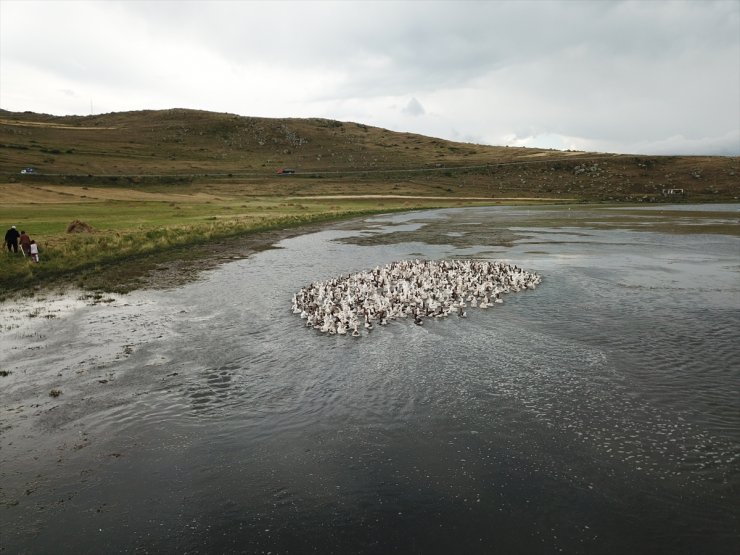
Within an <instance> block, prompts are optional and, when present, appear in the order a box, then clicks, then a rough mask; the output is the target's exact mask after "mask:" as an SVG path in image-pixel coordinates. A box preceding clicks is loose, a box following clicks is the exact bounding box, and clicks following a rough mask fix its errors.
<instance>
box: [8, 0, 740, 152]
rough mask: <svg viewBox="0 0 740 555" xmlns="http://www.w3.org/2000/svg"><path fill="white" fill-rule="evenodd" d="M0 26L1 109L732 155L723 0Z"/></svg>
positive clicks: (23, 13) (292, 9)
mask: <svg viewBox="0 0 740 555" xmlns="http://www.w3.org/2000/svg"><path fill="white" fill-rule="evenodd" d="M62 20H63V21H64V22H65V24H64V25H59V21H62ZM29 21H31V22H33V24H32V25H29V24H28V22H29ZM0 31H1V33H0V107H2V108H5V109H13V110H26V109H30V110H35V111H44V112H50V113H74V112H75V111H77V112H78V113H79V112H83V113H84V110H85V107H80V106H79V105H78V104H75V102H77V103H79V102H80V99H81V98H88V97H91V96H95V97H96V98H99V99H101V101H100V102H97V101H96V104H101V105H105V106H106V109H107V110H108V111H117V110H127V109H141V108H160V107H175V106H178V107H189V108H200V109H210V110H216V111H226V112H234V113H239V114H243V115H264V116H275V117H279V116H295V117H305V116H321V117H329V118H334V119H348V120H352V121H365V122H366V123H369V124H374V125H380V126H382V127H386V128H389V129H396V130H404V131H406V130H408V131H413V132H418V133H424V134H434V135H436V136H441V137H445V138H451V139H455V140H467V139H471V140H476V141H481V142H494V143H496V144H501V142H502V141H507V140H508V141H513V142H518V143H521V144H527V145H528V146H538V144H542V145H553V144H563V145H565V144H572V143H573V142H578V143H579V144H583V145H595V146H605V147H608V149H609V150H613V151H625V152H626V151H630V152H638V151H640V150H641V151H645V152H648V151H652V152H656V153H657V152H658V151H660V152H661V153H668V151H670V149H676V152H678V151H679V150H680V151H682V152H683V151H686V150H687V149H688V150H691V149H697V151H698V150H701V151H702V153H704V151H705V150H706V149H710V150H711V149H714V150H715V151H716V153H722V154H727V153H734V154H740V144H738V141H737V130H738V127H740V123H739V122H740V108H739V107H738V105H739V104H740V102H739V101H738V100H739V99H740V70H739V69H738V68H739V67H740V39H739V38H738V37H739V36H740V5H738V3H737V2H735V1H734V0H726V1H725V0H718V1H703V2H702V1H696V2H694V1H679V2H621V1H604V2H575V1H555V0H553V1H518V2H443V1H440V2H252V1H250V2H246V1H245V2H237V1H228V2H218V1H211V2H184V1H182V2H178V1H162V2H146V3H144V2H114V1H110V2H67V1H58V2H43V3H41V4H40V3H38V2H34V1H27V2H15V1H8V0H0ZM60 90H74V91H76V92H77V95H78V98H74V97H69V96H68V95H59V93H58V91H60ZM65 97H66V100H65V99H64V98H65ZM409 98H410V99H411V100H409ZM399 106H401V108H399ZM88 109H89V107H88ZM538 141H539V142H538ZM635 149H639V150H635Z"/></svg>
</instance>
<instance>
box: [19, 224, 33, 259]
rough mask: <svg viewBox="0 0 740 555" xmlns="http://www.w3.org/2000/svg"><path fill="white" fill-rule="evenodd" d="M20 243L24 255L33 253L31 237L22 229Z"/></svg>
mask: <svg viewBox="0 0 740 555" xmlns="http://www.w3.org/2000/svg"><path fill="white" fill-rule="evenodd" d="M20 244H21V250H22V251H23V255H24V256H30V254H31V238H30V237H29V236H28V234H27V233H26V232H25V231H23V230H21V236H20Z"/></svg>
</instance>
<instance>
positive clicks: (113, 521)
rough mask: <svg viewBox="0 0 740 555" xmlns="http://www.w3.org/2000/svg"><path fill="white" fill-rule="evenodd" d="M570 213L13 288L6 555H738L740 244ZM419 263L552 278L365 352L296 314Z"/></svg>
mask: <svg viewBox="0 0 740 555" xmlns="http://www.w3.org/2000/svg"><path fill="white" fill-rule="evenodd" d="M567 212H568V210H567V209H566V208H564V207H552V208H550V209H549V210H548V209H543V208H538V209H536V210H534V209H529V208H517V209H514V208H512V209H506V210H491V211H489V210H485V209H465V210H445V211H433V212H423V213H418V214H405V215H392V216H387V217H383V216H379V217H373V218H367V219H365V220H363V221H362V223H359V222H347V223H344V224H334V225H332V226H329V228H327V229H324V230H314V232H313V233H307V234H304V235H299V236H294V237H291V238H284V239H281V240H280V241H279V242H278V243H277V244H276V245H275V246H276V247H278V248H274V249H263V250H259V251H252V252H251V253H247V255H246V256H247V258H245V259H241V260H240V259H234V260H231V262H230V263H228V264H221V263H219V262H218V260H219V259H222V260H223V259H225V258H227V256H230V254H229V255H225V256H220V255H219V256H216V257H214V259H215V260H216V261H217V263H216V264H214V265H212V266H205V267H203V268H200V269H197V268H195V269H194V270H193V273H192V274H191V275H190V277H189V279H187V280H185V283H183V284H182V285H178V286H177V287H164V288H162V289H145V290H140V291H137V292H133V293H130V294H127V295H99V296H96V295H88V294H85V293H81V292H72V291H68V292H66V293H64V294H61V295H52V294H49V295H45V296H44V295H40V294H37V295H36V297H34V298H26V299H21V300H18V301H16V302H15V303H4V304H3V305H2V307H1V308H0V322H1V323H2V335H1V336H0V342H1V343H2V353H1V354H0V369H2V370H3V371H4V372H6V374H4V375H2V376H0V392H1V393H0V394H1V395H2V407H1V408H0V410H1V411H2V413H1V414H0V416H1V419H0V422H1V424H0V511H1V512H2V520H1V521H0V536H1V537H2V538H3V541H2V542H0V550H5V551H6V552H8V553H36V552H48V551H58V552H78V553H100V552H110V553H130V552H137V551H138V552H147V551H156V552H198V551H200V552H223V553H240V552H247V553H259V552H268V551H272V552H273V553H278V552H305V551H306V550H313V551H319V552H326V553H331V552H334V553H346V552H361V553H380V552H383V553H386V552H392V551H393V550H396V551H400V552H425V553H449V552H454V551H455V550H460V549H462V550H464V551H465V552H469V553H490V552H491V551H492V550H502V551H506V552H532V551H538V550H545V551H548V552H549V551H559V550H561V549H562V550H563V551H564V552H580V553H594V552H600V553H616V552H624V551H625V550H635V549H638V550H639V549H642V550H645V549H649V550H650V551H651V552H671V553H677V552H686V553H688V552H697V550H701V551H704V552H712V553H734V552H736V548H737V547H738V546H740V530H739V529H738V523H737V519H736V518H735V515H736V512H735V510H736V509H735V506H736V503H735V501H736V500H737V496H738V492H739V491H740V489H739V488H740V471H739V470H738V461H739V460H740V459H739V458H738V457H739V455H740V440H738V437H739V436H740V422H739V421H738V414H740V406H738V400H737V397H736V395H734V394H733V393H732V392H734V391H737V386H738V385H739V383H740V374H738V367H740V361H739V360H738V353H737V350H736V347H735V346H734V343H733V342H732V340H731V339H730V338H731V337H733V331H732V330H733V329H737V325H738V324H739V323H740V307H738V305H737V299H738V297H737V295H738V287H737V278H738V275H739V274H740V268H738V265H737V258H736V246H737V242H736V240H737V239H736V238H737V234H736V233H716V234H713V233H706V232H703V231H701V232H697V233H692V232H691V230H692V229H698V228H699V227H701V226H700V225H699V226H692V225H691V223H690V221H689V220H685V221H684V223H682V224H681V226H683V227H685V228H686V230H688V231H683V232H681V233H672V232H663V231H658V230H657V227H655V226H659V225H664V224H666V225H668V223H667V221H668V220H670V218H672V217H673V216H672V215H671V216H670V217H663V218H662V219H661V217H660V216H659V215H653V214H647V215H646V216H642V212H638V213H636V214H635V215H634V216H632V215H630V217H629V218H628V221H625V219H624V217H623V216H621V215H617V216H615V218H616V220H617V225H615V226H614V227H610V228H608V229H607V231H608V233H605V232H603V231H602V230H601V229H600V228H599V229H597V227H596V226H595V225H594V224H593V222H597V221H600V214H601V212H602V210H601V209H599V210H593V209H588V210H587V209H585V208H584V209H583V213H582V214H581V215H580V216H579V217H578V218H576V222H577V223H573V220H572V218H573V216H572V215H569V214H568V213H567ZM606 214H610V212H607V213H606ZM643 217H645V218H647V220H643V219H642V218H643ZM687 218H691V219H693V221H694V224H700V223H701V222H702V221H707V220H712V221H714V222H715V223H716V224H717V225H720V226H724V225H728V223H729V224H731V223H732V222H733V221H736V220H737V212H732V211H726V212H724V213H723V212H721V211H717V212H711V213H708V212H706V211H705V212H703V213H702V215H701V216H694V215H693V214H692V215H691V216H687ZM644 221H648V222H652V223H650V224H649V225H651V226H653V228H652V229H651V230H649V231H644V230H643V226H641V225H640V222H644ZM628 224H629V225H628ZM671 225H672V224H671ZM676 225H678V224H676ZM489 230H490V232H489ZM229 252H233V253H234V254H237V255H238V251H235V250H231V249H230V250H229ZM414 256H418V257H425V258H434V259H439V258H445V257H453V256H455V257H475V256H479V257H495V258H504V259H507V260H510V261H513V262H516V263H518V264H519V265H521V266H522V267H524V268H527V269H531V270H537V271H538V273H540V274H541V275H543V279H544V281H543V284H542V285H540V286H539V287H538V288H537V289H536V290H535V291H529V292H525V293H520V294H517V295H516V296H514V297H512V298H507V299H506V300H505V302H504V304H503V305H501V306H499V307H497V308H495V309H492V310H491V312H490V313H486V314H483V313H482V312H481V313H480V314H479V313H473V312H472V311H471V312H470V314H469V317H468V319H466V320H465V321H457V320H454V321H452V320H451V321H447V322H439V323H433V324H431V325H428V326H427V325H425V326H424V327H423V329H422V328H419V327H416V326H413V325H405V324H404V323H402V322H399V323H393V325H391V326H388V327H387V328H385V329H382V330H374V331H373V334H372V335H371V336H369V337H366V338H363V339H362V340H361V341H357V340H353V339H352V338H347V337H344V338H327V337H323V336H320V335H319V334H316V333H313V332H312V330H306V329H305V328H303V327H302V325H301V322H300V320H299V319H297V318H296V317H295V315H293V314H291V313H290V295H291V294H292V293H293V292H295V291H296V290H297V289H298V287H300V286H302V285H305V284H306V283H309V282H311V281H313V280H316V279H320V278H321V279H323V278H326V277H331V276H336V275H339V274H341V273H344V272H348V271H350V270H355V269H361V268H372V267H374V266H375V265H380V264H382V263H385V262H388V261H390V260H394V259H399V258H409V257H414ZM707 273H708V274H709V275H711V276H712V279H711V280H710V281H697V279H698V278H700V277H701V276H703V275H706V274H707ZM159 283H160V285H163V284H164V283H166V280H161V281H160V282H159ZM177 283H179V282H175V283H173V284H172V285H176V284H177ZM52 392H58V394H57V395H52Z"/></svg>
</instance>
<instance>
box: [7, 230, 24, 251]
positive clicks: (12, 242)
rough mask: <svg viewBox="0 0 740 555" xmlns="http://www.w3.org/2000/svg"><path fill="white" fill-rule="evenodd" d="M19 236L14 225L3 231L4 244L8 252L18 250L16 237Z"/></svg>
mask: <svg viewBox="0 0 740 555" xmlns="http://www.w3.org/2000/svg"><path fill="white" fill-rule="evenodd" d="M20 236H21V234H20V233H18V230H17V229H16V228H15V226H14V225H13V226H10V229H9V230H8V231H6V232H5V244H6V245H7V246H8V252H11V251H12V252H18V238H19V237H20Z"/></svg>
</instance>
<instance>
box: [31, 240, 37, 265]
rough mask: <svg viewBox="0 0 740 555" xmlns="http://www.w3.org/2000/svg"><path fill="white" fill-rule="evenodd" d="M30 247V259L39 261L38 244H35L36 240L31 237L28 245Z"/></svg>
mask: <svg viewBox="0 0 740 555" xmlns="http://www.w3.org/2000/svg"><path fill="white" fill-rule="evenodd" d="M29 246H30V247H31V260H33V261H34V262H38V261H39V246H38V245H37V244H36V241H34V240H33V239H31V244H30V245H29Z"/></svg>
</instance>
